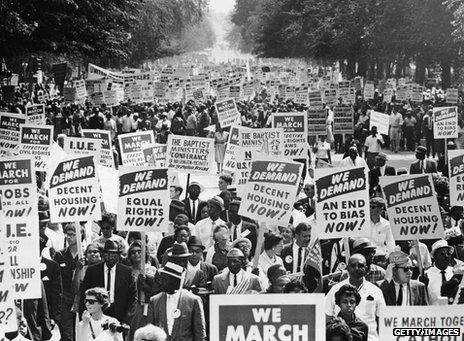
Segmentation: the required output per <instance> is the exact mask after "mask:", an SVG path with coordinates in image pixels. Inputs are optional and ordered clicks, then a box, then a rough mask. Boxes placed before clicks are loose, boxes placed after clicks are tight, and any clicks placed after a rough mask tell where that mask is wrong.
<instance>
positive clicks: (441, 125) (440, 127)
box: [433, 107, 458, 139]
mask: <svg viewBox="0 0 464 341" xmlns="http://www.w3.org/2000/svg"><path fill="white" fill-rule="evenodd" d="M433 117H434V120H433V137H434V138H435V139H449V138H451V139H456V138H458V108H457V107H443V108H433Z"/></svg>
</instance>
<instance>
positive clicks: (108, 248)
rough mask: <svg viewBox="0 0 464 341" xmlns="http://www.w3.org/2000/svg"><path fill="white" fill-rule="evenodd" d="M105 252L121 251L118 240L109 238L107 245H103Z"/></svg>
mask: <svg viewBox="0 0 464 341" xmlns="http://www.w3.org/2000/svg"><path fill="white" fill-rule="evenodd" d="M103 252H117V253H121V249H120V247H119V244H118V242H116V241H114V240H111V239H109V240H107V241H106V242H105V246H104V247H103Z"/></svg>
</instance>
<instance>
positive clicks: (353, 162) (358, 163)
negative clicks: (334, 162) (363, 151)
mask: <svg viewBox="0 0 464 341" xmlns="http://www.w3.org/2000/svg"><path fill="white" fill-rule="evenodd" d="M340 167H365V168H367V169H369V168H368V167H367V163H366V161H365V160H364V159H363V158H362V157H360V156H359V155H358V149H357V148H356V146H351V147H350V149H348V156H347V157H346V158H344V159H343V160H342V161H341V162H340Z"/></svg>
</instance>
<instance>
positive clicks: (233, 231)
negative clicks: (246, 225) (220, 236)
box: [230, 221, 243, 241]
mask: <svg viewBox="0 0 464 341" xmlns="http://www.w3.org/2000/svg"><path fill="white" fill-rule="evenodd" d="M242 225H243V222H242V221H240V222H239V223H238V224H237V225H234V224H233V223H231V225H230V240H231V241H234V240H235V239H238V238H241V234H242Z"/></svg>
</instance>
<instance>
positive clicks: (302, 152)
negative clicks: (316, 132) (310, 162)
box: [272, 112, 308, 159]
mask: <svg viewBox="0 0 464 341" xmlns="http://www.w3.org/2000/svg"><path fill="white" fill-rule="evenodd" d="M272 127H273V128H282V129H283V131H284V156H286V157H288V158H291V159H305V158H307V157H308V121H307V120H306V115H305V113H300V112H292V113H275V114H273V119H272Z"/></svg>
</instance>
